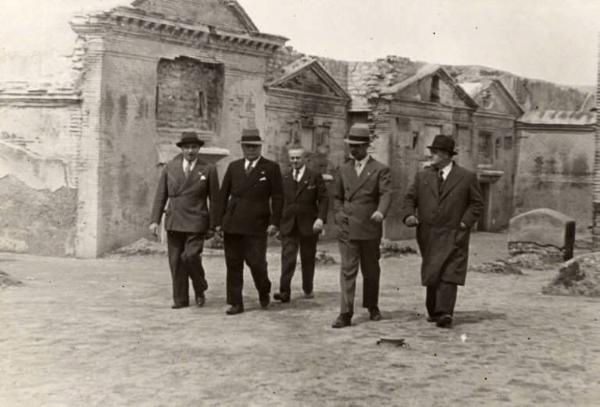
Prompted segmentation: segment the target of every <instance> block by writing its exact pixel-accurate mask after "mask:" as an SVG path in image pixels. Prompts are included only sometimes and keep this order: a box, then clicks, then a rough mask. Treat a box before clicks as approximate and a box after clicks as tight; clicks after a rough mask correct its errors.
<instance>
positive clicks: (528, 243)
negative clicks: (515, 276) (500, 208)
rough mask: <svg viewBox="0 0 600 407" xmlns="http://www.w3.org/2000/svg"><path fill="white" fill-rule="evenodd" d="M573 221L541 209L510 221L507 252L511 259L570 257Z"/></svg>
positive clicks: (573, 237)
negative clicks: (536, 256)
mask: <svg viewBox="0 0 600 407" xmlns="http://www.w3.org/2000/svg"><path fill="white" fill-rule="evenodd" d="M574 245H575V220H573V219H572V218H570V217H568V216H567V215H564V214H562V213H560V212H557V211H555V210H552V209H547V208H540V209H534V210H532V211H529V212H526V213H523V214H521V215H519V216H515V217H514V218H512V219H511V220H510V224H509V233H508V251H509V253H510V255H511V256H514V255H518V254H522V253H537V254H540V255H542V256H543V257H557V256H562V259H563V260H569V259H571V258H572V257H573V247H574Z"/></svg>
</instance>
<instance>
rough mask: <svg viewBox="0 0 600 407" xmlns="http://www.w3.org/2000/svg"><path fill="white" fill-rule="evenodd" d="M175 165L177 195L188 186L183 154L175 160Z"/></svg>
mask: <svg viewBox="0 0 600 407" xmlns="http://www.w3.org/2000/svg"><path fill="white" fill-rule="evenodd" d="M173 165H174V167H175V168H173V177H174V178H175V182H176V183H177V186H176V188H175V191H174V193H175V195H179V194H180V193H181V191H183V188H184V187H185V186H186V181H187V180H186V179H185V174H184V172H183V156H181V155H180V156H179V157H177V159H176V160H175V161H173Z"/></svg>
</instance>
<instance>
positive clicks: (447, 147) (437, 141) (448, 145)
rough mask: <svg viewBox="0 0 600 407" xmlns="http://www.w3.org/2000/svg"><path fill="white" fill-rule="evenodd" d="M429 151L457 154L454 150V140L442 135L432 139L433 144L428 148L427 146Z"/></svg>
mask: <svg viewBox="0 0 600 407" xmlns="http://www.w3.org/2000/svg"><path fill="white" fill-rule="evenodd" d="M427 148H428V149H430V150H440V151H445V152H447V153H448V154H450V155H456V154H458V153H457V152H456V151H455V150H454V139H453V138H452V137H448V136H444V135H443V134H438V135H437V136H435V138H434V139H433V143H431V145H430V146H427Z"/></svg>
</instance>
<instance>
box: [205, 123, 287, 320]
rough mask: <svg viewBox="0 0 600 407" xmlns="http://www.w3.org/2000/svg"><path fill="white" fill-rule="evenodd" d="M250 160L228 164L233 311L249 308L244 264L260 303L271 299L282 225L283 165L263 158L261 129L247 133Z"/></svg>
mask: <svg viewBox="0 0 600 407" xmlns="http://www.w3.org/2000/svg"><path fill="white" fill-rule="evenodd" d="M240 143H241V146H242V153H243V155H244V158H241V159H239V160H235V161H232V162H231V163H230V164H229V166H228V167H227V171H226V172H225V177H224V178H223V185H222V186H221V192H220V194H219V210H218V214H217V219H218V221H217V225H218V226H217V228H216V229H217V231H218V232H219V233H221V231H222V232H224V234H225V236H224V245H225V263H226V266H227V281H226V285H227V303H228V304H229V305H230V306H231V307H229V309H228V310H227V311H226V313H227V315H235V314H239V313H241V312H244V302H243V297H242V290H243V286H244V274H243V273H244V262H246V264H248V266H249V267H250V272H251V274H252V278H253V279H254V285H255V286H256V289H257V291H258V295H259V301H260V305H261V307H263V308H266V307H267V306H268V305H269V302H270V296H271V294H270V293H271V281H269V276H268V274H267V235H269V236H274V235H275V234H276V233H277V231H278V228H279V222H280V220H281V209H282V205H283V193H282V185H281V170H280V169H279V164H277V163H276V162H274V161H271V160H268V159H266V158H264V157H262V156H261V152H262V144H263V141H262V139H261V137H260V133H259V131H258V130H256V129H245V130H243V131H242V138H241V140H240Z"/></svg>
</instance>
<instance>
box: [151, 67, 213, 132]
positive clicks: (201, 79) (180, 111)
mask: <svg viewBox="0 0 600 407" xmlns="http://www.w3.org/2000/svg"><path fill="white" fill-rule="evenodd" d="M223 75H224V69H223V66H222V65H218V64H206V63H202V62H199V61H195V60H193V59H189V58H177V59H175V60H168V59H162V60H160V62H159V63H158V78H157V81H158V85H157V91H156V92H157V101H156V102H157V106H156V126H157V127H158V128H159V129H161V130H169V131H177V132H181V131H184V130H188V131H190V130H193V131H198V130H204V131H211V132H217V133H218V126H219V124H220V123H219V118H220V113H221V105H222V99H223V78H224V76H223Z"/></svg>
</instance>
